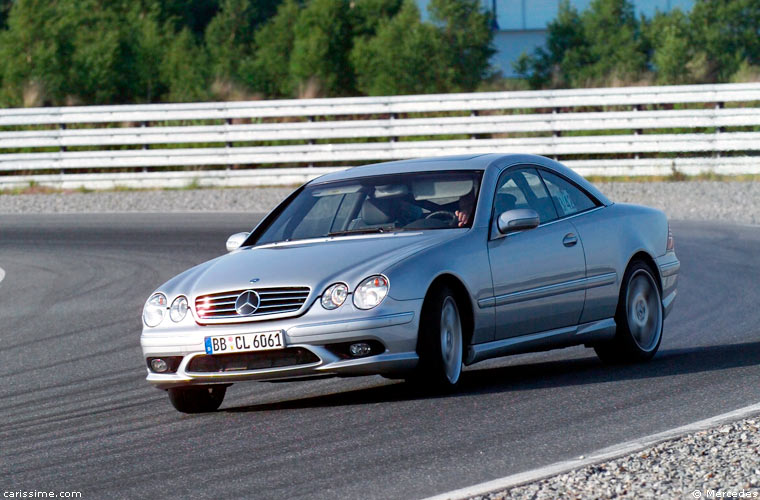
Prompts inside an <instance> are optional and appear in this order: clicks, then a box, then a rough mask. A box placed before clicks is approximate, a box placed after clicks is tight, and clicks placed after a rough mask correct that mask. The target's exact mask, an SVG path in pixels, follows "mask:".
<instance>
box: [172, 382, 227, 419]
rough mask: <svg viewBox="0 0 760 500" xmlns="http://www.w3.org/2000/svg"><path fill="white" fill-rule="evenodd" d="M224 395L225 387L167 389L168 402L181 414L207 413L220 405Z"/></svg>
mask: <svg viewBox="0 0 760 500" xmlns="http://www.w3.org/2000/svg"><path fill="white" fill-rule="evenodd" d="M226 393H227V386H226V385H198V386H189V387H173V388H171V389H169V401H171V402H172V405H173V406H174V408H175V409H176V410H177V411H181V412H182V413H208V412H211V411H216V410H217V409H218V408H219V407H220V406H221V405H222V401H224V395H225V394H226Z"/></svg>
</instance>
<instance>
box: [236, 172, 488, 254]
mask: <svg viewBox="0 0 760 500" xmlns="http://www.w3.org/2000/svg"><path fill="white" fill-rule="evenodd" d="M481 175H482V172H479V171H453V172H413V173H403V174H393V175H381V176H373V177H362V178H359V179H350V180H345V181H336V182H326V183H317V184H309V185H307V186H305V187H304V188H303V190H301V192H299V193H298V194H297V195H296V196H295V197H294V198H293V199H292V200H291V201H290V203H288V205H287V206H285V207H281V208H280V209H278V212H279V213H278V214H275V217H274V218H273V219H272V220H271V221H270V222H268V223H267V226H266V227H265V228H263V229H262V230H261V232H260V233H259V234H260V236H259V237H258V238H256V240H255V242H247V244H252V243H255V244H258V245H261V244H265V243H275V242H278V241H289V240H300V239H308V238H320V237H325V236H343V235H348V234H361V233H376V232H377V233H381V232H395V231H408V230H415V231H417V230H426V229H448V228H468V227H470V226H471V225H472V219H473V211H474V209H475V206H476V202H477V196H478V191H479V188H480V178H481Z"/></svg>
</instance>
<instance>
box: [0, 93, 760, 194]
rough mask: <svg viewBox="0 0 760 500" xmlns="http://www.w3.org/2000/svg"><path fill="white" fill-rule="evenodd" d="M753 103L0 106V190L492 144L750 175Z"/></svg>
mask: <svg viewBox="0 0 760 500" xmlns="http://www.w3.org/2000/svg"><path fill="white" fill-rule="evenodd" d="M758 103H760V83H748V84H721V85H691V86H667V87H620V88H604V89H578V90H554V91H524V92H483V93H472V94H441V95H438V94H435V95H414V96H391V97H356V98H337V99H302V100H279V101H246V102H221V103H190V104H145V105H123V106H77V107H74V106H72V107H60V108H16V109H2V110H0V188H8V187H14V186H23V185H24V184H28V183H29V182H31V181H34V182H37V183H39V184H43V185H52V186H55V187H62V188H76V187H87V188H104V187H114V186H132V187H179V186H183V185H187V184H188V183H195V184H199V185H291V184H298V183H302V182H305V181H306V180H308V179H311V178H313V177H315V176H317V175H320V174H322V173H325V172H327V171H332V170H336V169H341V168H346V167H344V166H340V167H336V166H334V165H335V164H342V165H356V164H362V163H368V162H373V161H383V160H396V159H404V158H414V157H421V156H437V155H448V154H477V153H493V152H501V153H518V152H519V153H534V154H541V155H546V156H552V157H555V158H558V159H560V160H562V161H563V162H564V163H565V164H567V165H568V166H570V167H572V168H574V169H576V170H577V171H578V172H579V173H581V174H583V175H667V174H670V173H672V172H673V170H674V169H676V170H678V171H679V172H682V173H685V174H696V173H702V172H716V173H721V174H738V173H743V174H747V173H751V174H757V173H760V156H755V155H760V107H758V106H759V105H760V104H758ZM605 109H610V110H609V111H606V110H605ZM452 115H453V116H452ZM756 130H758V131H756ZM462 137H469V138H467V139H462ZM214 166H220V167H224V168H213V167H214ZM209 167H212V169H210V170H209Z"/></svg>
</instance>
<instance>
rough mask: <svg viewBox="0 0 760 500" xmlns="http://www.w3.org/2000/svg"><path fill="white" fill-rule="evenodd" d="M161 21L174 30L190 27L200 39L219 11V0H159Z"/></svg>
mask: <svg viewBox="0 0 760 500" xmlns="http://www.w3.org/2000/svg"><path fill="white" fill-rule="evenodd" d="M157 4H158V6H159V7H160V18H159V21H160V22H161V23H162V24H163V23H167V22H168V24H169V26H170V27H171V31H172V32H176V33H179V32H181V31H182V30H183V29H185V28H187V29H189V30H190V31H191V32H192V33H193V35H195V37H196V38H197V39H198V40H201V39H202V38H203V34H204V33H205V32H206V28H207V27H208V24H209V23H210V22H211V20H212V19H213V18H214V16H216V14H217V13H218V12H219V0H157Z"/></svg>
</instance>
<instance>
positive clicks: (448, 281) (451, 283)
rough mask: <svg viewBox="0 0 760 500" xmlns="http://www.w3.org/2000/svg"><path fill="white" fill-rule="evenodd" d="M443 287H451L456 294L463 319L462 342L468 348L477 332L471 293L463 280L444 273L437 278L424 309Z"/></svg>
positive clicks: (427, 294) (426, 296) (430, 287)
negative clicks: (436, 291) (433, 294)
mask: <svg viewBox="0 0 760 500" xmlns="http://www.w3.org/2000/svg"><path fill="white" fill-rule="evenodd" d="M443 287H449V288H450V289H451V290H452V291H453V292H454V295H455V297H454V298H455V299H456V301H457V306H458V307H459V309H460V311H459V314H460V317H461V319H462V327H463V330H464V339H462V340H463V344H464V346H465V347H467V346H468V345H470V343H471V341H472V335H473V332H474V331H475V315H474V310H473V305H472V299H471V297H470V292H469V291H468V290H467V287H466V286H465V285H464V283H463V282H462V280H460V279H459V278H458V277H456V276H454V275H453V274H450V273H443V274H440V275H438V276H436V277H435V279H434V280H433V281H432V282H431V283H430V285H429V286H428V289H427V292H426V293H425V300H424V301H423V305H422V307H423V308H424V307H425V305H426V303H427V301H428V299H429V298H430V296H431V295H432V292H433V291H434V290H438V289H440V288H443Z"/></svg>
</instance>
